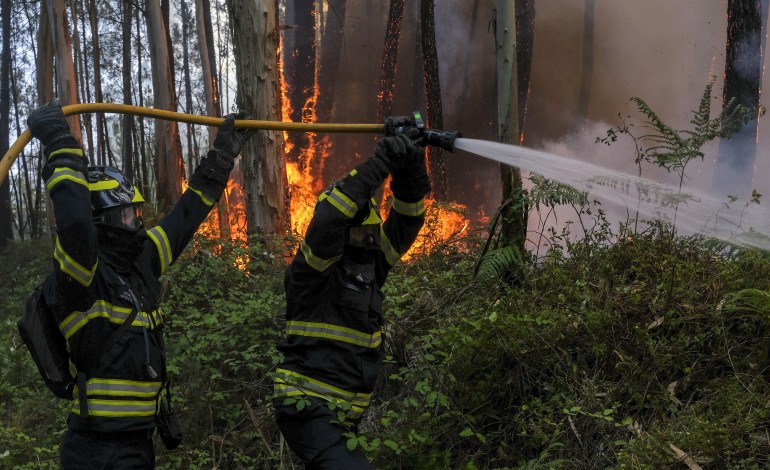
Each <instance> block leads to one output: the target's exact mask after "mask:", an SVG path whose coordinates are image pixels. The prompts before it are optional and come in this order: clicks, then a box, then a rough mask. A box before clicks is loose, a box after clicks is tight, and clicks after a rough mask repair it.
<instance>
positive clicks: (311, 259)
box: [299, 241, 342, 272]
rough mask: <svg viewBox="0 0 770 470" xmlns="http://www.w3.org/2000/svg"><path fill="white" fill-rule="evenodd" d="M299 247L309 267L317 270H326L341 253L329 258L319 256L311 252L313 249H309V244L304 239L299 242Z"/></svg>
mask: <svg viewBox="0 0 770 470" xmlns="http://www.w3.org/2000/svg"><path fill="white" fill-rule="evenodd" d="M299 248H300V250H302V254H303V255H304V256H305V261H307V264H309V265H310V267H311V268H313V269H315V270H316V271H319V272H324V271H326V269H327V268H328V267H329V266H331V265H332V264H334V263H336V262H337V261H339V260H340V259H341V258H342V255H340V256H335V257H333V258H330V259H323V258H319V257H317V256H316V255H314V254H313V250H311V249H310V246H309V245H308V244H307V243H305V242H304V241H303V242H302V244H300V246H299Z"/></svg>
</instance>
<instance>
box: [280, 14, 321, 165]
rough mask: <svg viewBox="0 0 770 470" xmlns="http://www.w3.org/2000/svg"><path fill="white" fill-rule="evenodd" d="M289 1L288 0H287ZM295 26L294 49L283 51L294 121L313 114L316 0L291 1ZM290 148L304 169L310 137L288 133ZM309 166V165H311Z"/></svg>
mask: <svg viewBox="0 0 770 470" xmlns="http://www.w3.org/2000/svg"><path fill="white" fill-rule="evenodd" d="M290 1H291V0H290ZM293 3H294V9H293V11H294V18H293V19H292V18H287V21H292V22H293V25H294V28H293V29H292V30H291V32H292V33H293V34H292V35H293V36H294V40H293V41H292V44H293V46H294V47H293V48H292V49H291V50H287V51H285V52H286V54H284V65H285V66H286V70H287V71H288V74H287V75H286V82H287V84H288V89H289V91H288V98H289V105H290V107H291V113H290V114H289V119H290V120H291V121H293V122H309V121H313V120H314V119H312V116H313V115H314V114H315V101H314V96H315V69H316V42H315V9H316V2H315V0H310V1H308V0H304V1H294V2H293ZM289 141H290V142H291V150H290V152H289V155H288V157H289V160H290V161H292V162H299V163H300V167H301V168H302V169H303V170H304V171H306V172H307V170H308V169H309V168H308V165H312V162H310V161H305V162H303V161H301V155H303V154H304V153H305V151H306V150H307V149H308V147H309V145H310V139H309V138H308V135H307V134H306V133H304V132H295V133H292V134H291V135H290V136H289ZM310 168H312V166H310Z"/></svg>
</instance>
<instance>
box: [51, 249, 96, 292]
mask: <svg viewBox="0 0 770 470" xmlns="http://www.w3.org/2000/svg"><path fill="white" fill-rule="evenodd" d="M53 258H54V259H55V260H56V261H58V262H59V269H61V271H62V272H63V273H65V274H66V275H68V276H69V277H71V278H72V279H74V280H76V281H77V282H78V283H79V284H82V285H84V286H86V287H88V286H90V285H91V282H92V281H93V280H94V275H95V274H96V266H97V265H98V264H99V261H98V260H97V261H96V262H95V263H94V265H93V266H92V267H91V269H87V268H85V267H83V266H82V265H81V264H80V263H78V262H77V261H75V260H74V259H72V257H71V256H70V255H68V254H67V252H66V251H64V247H62V246H61V241H60V240H59V237H56V246H55V247H54V250H53Z"/></svg>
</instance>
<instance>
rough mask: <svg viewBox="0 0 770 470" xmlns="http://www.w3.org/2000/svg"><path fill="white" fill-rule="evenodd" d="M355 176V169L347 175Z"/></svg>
mask: <svg viewBox="0 0 770 470" xmlns="http://www.w3.org/2000/svg"><path fill="white" fill-rule="evenodd" d="M357 174H358V170H356V169H355V168H353V169H352V170H350V173H348V175H349V176H356V175H357Z"/></svg>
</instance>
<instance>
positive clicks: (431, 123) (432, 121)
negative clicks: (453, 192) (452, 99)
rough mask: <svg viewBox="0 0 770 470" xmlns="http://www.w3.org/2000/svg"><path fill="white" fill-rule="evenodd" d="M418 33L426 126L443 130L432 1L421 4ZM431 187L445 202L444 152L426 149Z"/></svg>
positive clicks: (422, 0)
mask: <svg viewBox="0 0 770 470" xmlns="http://www.w3.org/2000/svg"><path fill="white" fill-rule="evenodd" d="M420 30H421V31H422V38H421V40H422V57H423V63H424V64H425V76H424V80H425V96H426V100H427V101H426V103H427V104H426V109H425V114H426V118H427V121H428V122H427V123H426V125H427V126H428V127H431V128H434V129H443V128H444V119H443V117H442V111H441V84H440V82H439V76H438V52H437V51H436V28H435V17H434V15H433V0H420ZM426 150H427V152H426V155H427V158H428V164H429V168H430V175H431V181H432V183H433V197H434V198H435V199H436V200H437V201H446V200H447V182H446V168H445V167H444V150H443V149H441V148H440V147H428V149H426Z"/></svg>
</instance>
